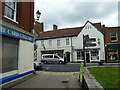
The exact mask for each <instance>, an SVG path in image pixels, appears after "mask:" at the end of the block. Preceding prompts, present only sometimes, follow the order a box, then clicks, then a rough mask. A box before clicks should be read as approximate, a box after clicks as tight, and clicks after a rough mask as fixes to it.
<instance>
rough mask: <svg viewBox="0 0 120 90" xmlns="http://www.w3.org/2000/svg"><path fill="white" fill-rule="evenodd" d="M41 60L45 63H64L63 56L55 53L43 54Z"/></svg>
mask: <svg viewBox="0 0 120 90" xmlns="http://www.w3.org/2000/svg"><path fill="white" fill-rule="evenodd" d="M41 62H44V63H45V64H46V63H59V64H62V63H64V58H62V57H60V56H58V55H56V54H43V55H42V60H41Z"/></svg>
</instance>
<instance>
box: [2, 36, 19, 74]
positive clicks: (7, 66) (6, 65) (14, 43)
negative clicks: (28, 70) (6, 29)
mask: <svg viewBox="0 0 120 90" xmlns="http://www.w3.org/2000/svg"><path fill="white" fill-rule="evenodd" d="M0 45H2V56H1V57H0V60H2V68H1V67H0V71H2V72H7V71H12V70H17V69H18V46H19V40H18V39H15V38H12V37H8V36H5V35H2V41H0ZM11 51H12V53H11Z"/></svg>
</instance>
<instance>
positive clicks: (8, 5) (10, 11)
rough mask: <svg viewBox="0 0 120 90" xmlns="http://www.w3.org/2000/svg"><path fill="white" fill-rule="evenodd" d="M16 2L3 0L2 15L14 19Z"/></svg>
mask: <svg viewBox="0 0 120 90" xmlns="http://www.w3.org/2000/svg"><path fill="white" fill-rule="evenodd" d="M16 4H17V3H16V2H15V0H10V1H9V0H5V10H4V16H5V17H7V18H8V19H11V20H14V21H16Z"/></svg>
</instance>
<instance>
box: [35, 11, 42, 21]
mask: <svg viewBox="0 0 120 90" xmlns="http://www.w3.org/2000/svg"><path fill="white" fill-rule="evenodd" d="M40 15H41V13H40V11H39V10H38V11H37V12H36V17H37V19H35V20H39V18H40Z"/></svg>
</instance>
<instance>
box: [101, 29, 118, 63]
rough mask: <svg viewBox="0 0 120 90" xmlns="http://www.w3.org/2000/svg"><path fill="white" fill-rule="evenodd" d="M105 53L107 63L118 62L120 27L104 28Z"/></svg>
mask: <svg viewBox="0 0 120 90" xmlns="http://www.w3.org/2000/svg"><path fill="white" fill-rule="evenodd" d="M103 33H104V37H105V51H106V61H107V62H118V61H119V60H120V27H105V28H104V31H103Z"/></svg>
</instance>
